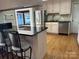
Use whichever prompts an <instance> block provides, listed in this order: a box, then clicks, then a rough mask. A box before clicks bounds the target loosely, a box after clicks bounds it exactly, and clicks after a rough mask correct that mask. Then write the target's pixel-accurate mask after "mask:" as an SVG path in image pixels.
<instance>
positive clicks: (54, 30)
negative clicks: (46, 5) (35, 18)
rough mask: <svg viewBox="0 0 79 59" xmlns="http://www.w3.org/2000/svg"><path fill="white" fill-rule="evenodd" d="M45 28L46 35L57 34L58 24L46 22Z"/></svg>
mask: <svg viewBox="0 0 79 59" xmlns="http://www.w3.org/2000/svg"><path fill="white" fill-rule="evenodd" d="M46 27H48V29H47V32H48V33H55V34H58V22H47V23H46Z"/></svg>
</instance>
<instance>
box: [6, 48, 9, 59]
mask: <svg viewBox="0 0 79 59" xmlns="http://www.w3.org/2000/svg"><path fill="white" fill-rule="evenodd" d="M6 49H7V52H6V54H7V59H9V53H8V47H6Z"/></svg>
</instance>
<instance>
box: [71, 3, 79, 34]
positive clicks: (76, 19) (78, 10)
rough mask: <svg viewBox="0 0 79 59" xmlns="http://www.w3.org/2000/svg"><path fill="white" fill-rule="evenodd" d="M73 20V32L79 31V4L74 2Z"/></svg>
mask: <svg viewBox="0 0 79 59" xmlns="http://www.w3.org/2000/svg"><path fill="white" fill-rule="evenodd" d="M72 10H73V11H72V12H73V14H72V16H73V21H72V23H71V30H72V33H78V25H79V4H73V9H72Z"/></svg>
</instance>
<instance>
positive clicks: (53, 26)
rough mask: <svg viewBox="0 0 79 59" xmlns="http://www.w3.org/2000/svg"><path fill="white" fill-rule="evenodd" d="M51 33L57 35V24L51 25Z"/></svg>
mask: <svg viewBox="0 0 79 59" xmlns="http://www.w3.org/2000/svg"><path fill="white" fill-rule="evenodd" d="M52 33H56V34H58V22H53V23H52Z"/></svg>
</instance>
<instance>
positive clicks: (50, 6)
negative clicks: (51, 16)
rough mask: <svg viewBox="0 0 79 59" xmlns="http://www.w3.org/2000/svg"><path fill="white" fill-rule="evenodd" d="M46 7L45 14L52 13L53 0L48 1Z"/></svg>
mask: <svg viewBox="0 0 79 59" xmlns="http://www.w3.org/2000/svg"><path fill="white" fill-rule="evenodd" d="M46 7H47V13H53V0H49V1H48V2H47V5H46Z"/></svg>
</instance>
